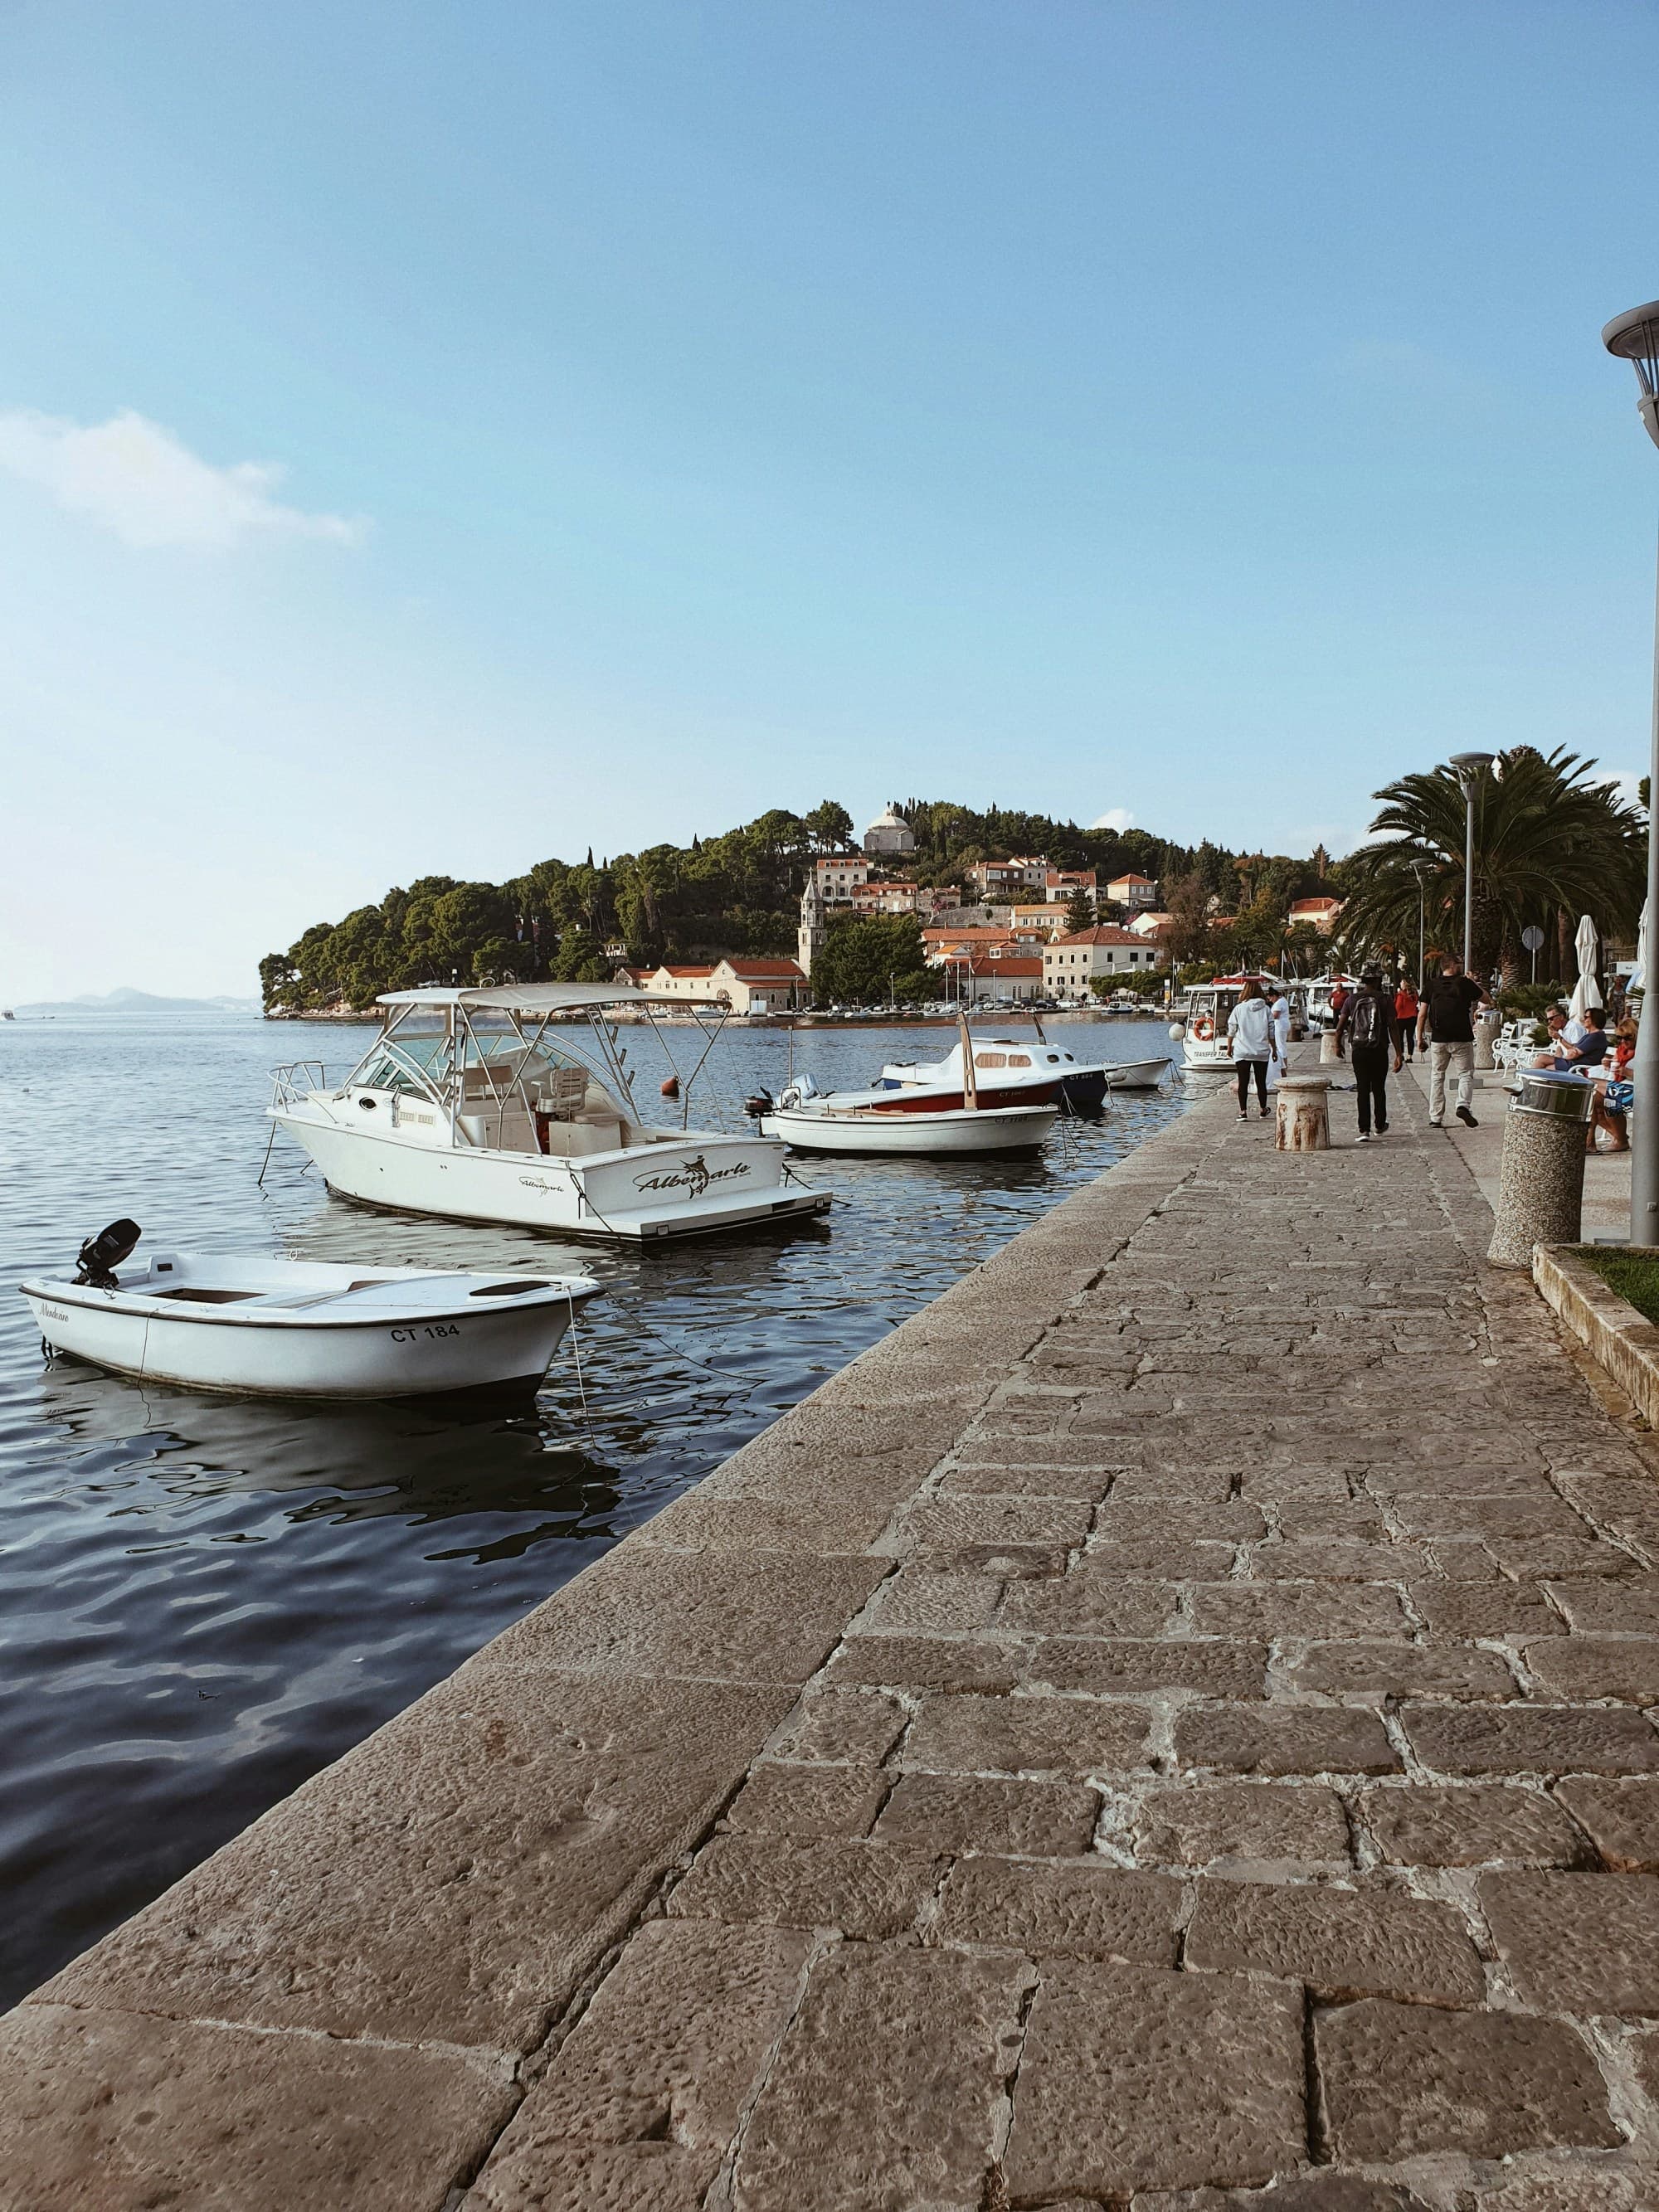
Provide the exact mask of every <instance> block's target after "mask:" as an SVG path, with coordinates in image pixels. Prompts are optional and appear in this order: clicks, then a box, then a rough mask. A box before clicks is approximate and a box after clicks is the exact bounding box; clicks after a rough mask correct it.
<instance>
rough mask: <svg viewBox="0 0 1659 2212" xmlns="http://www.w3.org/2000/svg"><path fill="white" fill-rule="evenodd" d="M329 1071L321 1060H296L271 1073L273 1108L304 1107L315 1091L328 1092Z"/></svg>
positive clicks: (276, 1068)
mask: <svg viewBox="0 0 1659 2212" xmlns="http://www.w3.org/2000/svg"><path fill="white" fill-rule="evenodd" d="M327 1088H328V1071H327V1069H326V1068H325V1066H323V1063H322V1061H321V1060H290V1061H289V1064H288V1066H286V1067H273V1068H272V1069H271V1071H270V1103H271V1104H272V1105H273V1106H303V1105H304V1104H305V1102H306V1100H307V1097H309V1096H310V1094H311V1092H312V1091H326V1090H327Z"/></svg>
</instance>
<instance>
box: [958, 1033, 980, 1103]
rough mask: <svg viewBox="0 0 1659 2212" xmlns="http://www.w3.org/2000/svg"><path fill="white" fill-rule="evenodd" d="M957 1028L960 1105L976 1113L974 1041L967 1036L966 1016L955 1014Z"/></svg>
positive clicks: (977, 1078)
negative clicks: (959, 1049)
mask: <svg viewBox="0 0 1659 2212" xmlns="http://www.w3.org/2000/svg"><path fill="white" fill-rule="evenodd" d="M957 1028H958V1029H959V1030H961V1031H962V1103H963V1105H964V1106H967V1107H969V1108H970V1109H972V1110H973V1111H974V1112H975V1113H977V1112H978V1111H979V1077H978V1075H977V1073H975V1067H974V1040H973V1038H972V1037H971V1036H969V1034H968V1017H967V1015H966V1014H963V1013H958V1014H957Z"/></svg>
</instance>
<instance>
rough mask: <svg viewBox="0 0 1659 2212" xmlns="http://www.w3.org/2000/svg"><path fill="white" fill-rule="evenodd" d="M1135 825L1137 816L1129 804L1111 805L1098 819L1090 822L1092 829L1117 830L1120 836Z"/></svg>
mask: <svg viewBox="0 0 1659 2212" xmlns="http://www.w3.org/2000/svg"><path fill="white" fill-rule="evenodd" d="M1134 826H1135V817H1134V816H1133V814H1131V813H1130V811H1129V810H1128V808H1127V806H1109V807H1108V808H1107V809H1106V811H1105V812H1104V813H1103V815H1101V816H1100V817H1099V818H1098V820H1097V821H1094V822H1091V823H1090V824H1089V827H1090V828H1091V829H1115V830H1116V831H1117V832H1118V834H1119V836H1121V835H1122V833H1123V832H1124V830H1126V829H1133V828H1134Z"/></svg>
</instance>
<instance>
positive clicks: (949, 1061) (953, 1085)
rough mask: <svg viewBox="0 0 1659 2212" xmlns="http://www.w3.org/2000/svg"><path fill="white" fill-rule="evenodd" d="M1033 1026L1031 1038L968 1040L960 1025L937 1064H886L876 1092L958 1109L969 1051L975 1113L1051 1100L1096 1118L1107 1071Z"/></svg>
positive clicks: (962, 1099) (962, 1101) (963, 1100)
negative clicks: (977, 1108)
mask: <svg viewBox="0 0 1659 2212" xmlns="http://www.w3.org/2000/svg"><path fill="white" fill-rule="evenodd" d="M1033 1026H1034V1027H1035V1029H1036V1038H1035V1040H1033V1039H1032V1038H1030V1037H1010V1036H994V1037H986V1036H969V1032H968V1028H967V1024H966V1023H965V1022H964V1023H963V1024H962V1035H961V1036H960V1037H959V1038H958V1040H957V1042H956V1043H955V1044H954V1045H952V1046H951V1049H950V1051H949V1052H947V1053H946V1054H945V1057H944V1059H943V1060H889V1061H888V1062H887V1064H886V1066H884V1068H883V1069H882V1071H881V1078H880V1085H881V1088H882V1089H883V1090H884V1091H902V1092H903V1093H904V1095H905V1097H906V1098H907V1099H908V1100H909V1101H912V1102H919V1101H921V1100H922V1099H924V1098H925V1099H927V1101H928V1102H929V1103H930V1104H931V1105H933V1106H939V1107H946V1106H961V1105H963V1104H965V1103H966V1102H967V1094H966V1091H964V1089H963V1055H964V1054H965V1052H966V1051H967V1050H968V1048H969V1047H971V1048H972V1051H973V1057H974V1076H975V1083H976V1085H977V1088H978V1095H979V1103H980V1107H981V1110H982V1109H984V1108H986V1107H987V1106H1045V1105H1047V1104H1048V1103H1049V1101H1050V1100H1052V1099H1057V1100H1058V1101H1059V1103H1060V1105H1061V1107H1062V1108H1064V1109H1068V1110H1070V1111H1073V1112H1077V1113H1085V1114H1088V1113H1094V1114H1097V1113H1098V1112H1099V1110H1100V1106H1101V1102H1102V1100H1103V1098H1104V1097H1105V1096H1106V1091H1107V1088H1108V1085H1109V1080H1110V1075H1109V1070H1108V1068H1106V1067H1105V1066H1103V1065H1102V1064H1100V1063H1099V1062H1096V1061H1087V1060H1079V1059H1078V1058H1077V1057H1076V1055H1075V1054H1073V1053H1069V1052H1066V1051H1065V1050H1064V1049H1063V1048H1061V1047H1060V1046H1059V1045H1055V1044H1052V1043H1050V1042H1049V1041H1048V1038H1047V1037H1046V1036H1044V1035H1043V1033H1042V1024H1041V1023H1040V1022H1036V1023H1034V1024H1033Z"/></svg>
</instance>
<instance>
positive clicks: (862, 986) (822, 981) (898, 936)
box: [812, 914, 939, 1006]
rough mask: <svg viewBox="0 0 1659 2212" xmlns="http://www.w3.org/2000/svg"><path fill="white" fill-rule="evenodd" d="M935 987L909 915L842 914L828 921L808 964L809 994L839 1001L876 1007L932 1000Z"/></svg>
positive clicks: (832, 1002)
mask: <svg viewBox="0 0 1659 2212" xmlns="http://www.w3.org/2000/svg"><path fill="white" fill-rule="evenodd" d="M938 987H939V979H938V977H937V976H934V975H930V974H929V972H928V969H927V962H926V959H925V957H924V952H923V945H922V936H921V923H920V922H919V921H917V920H916V918H915V915H913V914H872V915H862V916H858V915H842V917H841V918H840V919H839V920H838V921H832V922H831V923H830V925H829V929H828V930H827V931H826V932H825V933H824V940H823V945H822V946H821V947H820V949H819V951H818V954H817V958H816V959H815V960H814V961H813V963H812V991H813V995H814V996H815V997H816V998H817V1000H819V1001H820V1002H821V1003H823V1004H827V1005H830V1006H881V1005H883V1004H884V1003H885V1001H886V1000H888V999H889V998H894V999H931V998H933V996H934V995H935V994H936V993H937V990H938Z"/></svg>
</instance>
